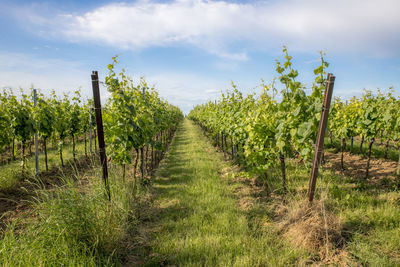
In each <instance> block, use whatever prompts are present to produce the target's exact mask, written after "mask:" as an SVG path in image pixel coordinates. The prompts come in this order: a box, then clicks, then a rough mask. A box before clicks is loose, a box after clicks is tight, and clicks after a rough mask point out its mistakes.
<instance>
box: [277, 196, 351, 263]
mask: <svg viewBox="0 0 400 267" xmlns="http://www.w3.org/2000/svg"><path fill="white" fill-rule="evenodd" d="M277 215H278V218H279V219H278V221H277V223H276V224H277V228H278V230H279V231H280V232H281V233H282V234H283V235H284V236H285V237H286V238H288V239H289V240H291V241H292V242H293V243H294V244H295V245H296V246H300V247H303V248H306V249H308V250H311V251H312V252H314V253H318V254H319V255H320V257H321V259H322V260H323V261H325V262H330V263H333V262H336V263H337V262H343V257H344V256H345V254H346V253H345V250H344V239H343V237H342V231H341V230H342V225H341V220H340V218H338V217H337V216H336V215H335V214H334V213H332V212H330V211H328V210H326V209H325V208H324V206H323V202H322V201H320V200H316V201H314V203H312V204H310V203H309V202H308V201H306V200H298V199H294V200H293V201H291V202H290V203H285V204H282V205H280V206H278V207H277Z"/></svg>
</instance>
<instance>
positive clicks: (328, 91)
mask: <svg viewBox="0 0 400 267" xmlns="http://www.w3.org/2000/svg"><path fill="white" fill-rule="evenodd" d="M334 83H335V76H333V74H331V73H328V77H327V79H326V86H325V94H324V103H323V106H322V113H321V120H320V121H319V128H318V135H317V141H316V145H315V151H314V159H313V166H312V170H311V177H310V183H309V187H308V200H309V201H310V202H312V201H313V199H314V192H315V185H316V182H317V176H318V169H319V164H320V162H321V154H322V149H323V147H324V137H325V130H326V126H327V124H328V115H329V108H330V106H331V99H332V92H333V85H334Z"/></svg>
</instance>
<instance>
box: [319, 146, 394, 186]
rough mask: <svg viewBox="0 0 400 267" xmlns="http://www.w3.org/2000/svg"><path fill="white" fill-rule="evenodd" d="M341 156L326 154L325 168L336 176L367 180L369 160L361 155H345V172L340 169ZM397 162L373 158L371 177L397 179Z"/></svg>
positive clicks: (347, 153) (370, 170) (375, 178)
mask: <svg viewBox="0 0 400 267" xmlns="http://www.w3.org/2000/svg"><path fill="white" fill-rule="evenodd" d="M340 157H341V154H340V153H337V154H334V153H330V152H325V167H328V168H331V169H333V170H334V171H335V173H336V174H344V175H346V176H350V177H354V178H365V173H366V166H367V159H366V158H363V157H362V156H360V155H353V154H350V153H349V152H345V153H344V170H343V171H342V170H341V168H340ZM396 168H397V162H396V161H391V160H385V159H376V158H371V161H370V168H369V176H370V179H372V180H381V179H383V178H388V179H394V178H395V177H396V175H395V174H396Z"/></svg>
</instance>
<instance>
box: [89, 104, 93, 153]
mask: <svg viewBox="0 0 400 267" xmlns="http://www.w3.org/2000/svg"><path fill="white" fill-rule="evenodd" d="M89 127H90V128H89V151H90V155H92V153H93V151H92V138H93V137H92V130H93V129H92V109H91V108H90V107H89Z"/></svg>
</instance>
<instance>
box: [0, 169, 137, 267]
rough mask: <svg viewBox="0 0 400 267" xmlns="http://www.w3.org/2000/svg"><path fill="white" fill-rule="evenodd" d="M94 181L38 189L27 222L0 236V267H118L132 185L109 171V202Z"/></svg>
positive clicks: (131, 219)
mask: <svg viewBox="0 0 400 267" xmlns="http://www.w3.org/2000/svg"><path fill="white" fill-rule="evenodd" d="M100 177H101V175H100V174H99V173H94V174H93V175H90V177H85V179H80V180H78V181H76V180H75V179H73V178H66V177H64V178H65V180H66V181H67V183H65V184H64V185H63V186H55V187H54V189H52V190H42V191H40V192H39V193H38V195H37V198H36V200H35V202H34V203H33V206H34V208H33V214H32V218H31V222H29V223H26V221H25V224H24V225H22V224H21V222H19V223H18V222H14V223H13V224H11V225H9V227H7V230H5V231H4V233H3V234H2V237H1V240H0V266H116V265H117V266H118V265H121V264H122V262H123V259H124V255H126V253H127V247H128V246H126V245H124V243H126V240H127V239H128V237H129V235H130V233H132V231H133V229H134V227H135V225H136V218H135V216H134V214H135V213H134V207H133V203H134V201H133V200H134V195H133V194H132V186H131V185H130V184H129V182H127V183H124V182H123V181H121V180H120V179H119V178H117V177H121V176H119V173H118V172H117V170H114V171H113V172H112V175H111V177H110V178H111V190H112V201H111V202H109V201H108V200H107V199H106V197H105V192H104V189H103V187H104V186H103V184H102V181H101V179H100ZM81 178H82V177H81Z"/></svg>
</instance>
